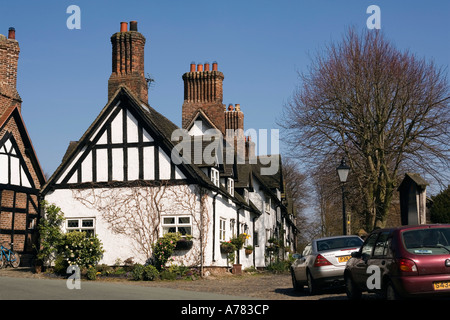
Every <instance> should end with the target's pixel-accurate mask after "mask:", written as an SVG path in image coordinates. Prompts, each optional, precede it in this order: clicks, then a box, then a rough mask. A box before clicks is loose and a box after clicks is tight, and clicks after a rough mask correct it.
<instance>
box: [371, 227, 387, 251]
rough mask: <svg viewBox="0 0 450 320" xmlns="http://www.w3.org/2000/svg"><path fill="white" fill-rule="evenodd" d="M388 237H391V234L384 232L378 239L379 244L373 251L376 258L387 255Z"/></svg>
mask: <svg viewBox="0 0 450 320" xmlns="http://www.w3.org/2000/svg"><path fill="white" fill-rule="evenodd" d="M388 236H389V232H383V233H382V234H381V235H380V236H379V237H378V240H377V243H376V244H375V249H374V251H373V255H374V256H384V255H385V254H386V253H385V250H386V247H387V240H388ZM386 251H387V250H386Z"/></svg>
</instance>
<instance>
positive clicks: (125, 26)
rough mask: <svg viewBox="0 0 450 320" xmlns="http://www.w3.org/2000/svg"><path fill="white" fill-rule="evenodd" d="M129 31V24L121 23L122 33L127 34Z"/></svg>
mask: <svg viewBox="0 0 450 320" xmlns="http://www.w3.org/2000/svg"><path fill="white" fill-rule="evenodd" d="M127 31H128V23H127V22H121V23H120V32H127Z"/></svg>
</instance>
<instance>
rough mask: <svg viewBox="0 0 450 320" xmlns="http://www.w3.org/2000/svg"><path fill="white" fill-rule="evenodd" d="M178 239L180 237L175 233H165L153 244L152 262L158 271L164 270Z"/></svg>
mask: <svg viewBox="0 0 450 320" xmlns="http://www.w3.org/2000/svg"><path fill="white" fill-rule="evenodd" d="M179 239H180V235H179V234H177V233H166V234H165V235H164V236H163V237H162V238H159V239H158V240H157V241H156V243H155V244H153V261H154V266H155V267H156V268H157V269H158V270H162V269H164V267H165V266H166V263H167V261H168V260H169V258H170V256H171V255H172V253H173V251H174V249H175V247H176V245H177V241H178V240H179Z"/></svg>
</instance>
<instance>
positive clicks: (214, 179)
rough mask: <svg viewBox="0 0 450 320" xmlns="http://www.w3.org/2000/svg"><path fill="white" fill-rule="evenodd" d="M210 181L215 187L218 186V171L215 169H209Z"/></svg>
mask: <svg viewBox="0 0 450 320" xmlns="http://www.w3.org/2000/svg"><path fill="white" fill-rule="evenodd" d="M211 181H212V183H214V185H215V186H216V187H218V186H219V184H220V178H219V170H217V169H216V168H211Z"/></svg>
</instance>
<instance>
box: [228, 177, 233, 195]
mask: <svg viewBox="0 0 450 320" xmlns="http://www.w3.org/2000/svg"><path fill="white" fill-rule="evenodd" d="M227 189H228V193H229V194H231V195H232V196H234V180H233V179H232V178H228V179H227Z"/></svg>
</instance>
